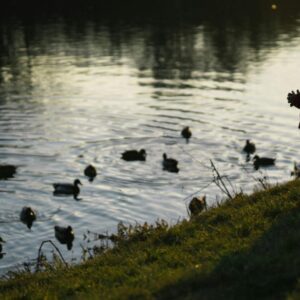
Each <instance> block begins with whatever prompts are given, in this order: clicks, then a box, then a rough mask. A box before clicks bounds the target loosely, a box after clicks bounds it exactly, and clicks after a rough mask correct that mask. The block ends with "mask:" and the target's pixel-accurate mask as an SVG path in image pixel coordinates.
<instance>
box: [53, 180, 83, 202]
mask: <svg viewBox="0 0 300 300" xmlns="http://www.w3.org/2000/svg"><path fill="white" fill-rule="evenodd" d="M79 184H80V185H82V183H81V182H80V180H79V179H75V180H74V183H73V184H71V183H53V187H54V192H53V194H54V195H73V196H74V198H76V197H77V196H78V194H79V193H80V189H79V186H78V185H79Z"/></svg>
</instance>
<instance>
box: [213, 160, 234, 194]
mask: <svg viewBox="0 0 300 300" xmlns="http://www.w3.org/2000/svg"><path fill="white" fill-rule="evenodd" d="M210 163H211V166H212V168H213V171H214V172H215V173H216V174H217V177H215V175H214V182H215V183H216V185H217V186H218V188H219V189H220V190H221V191H222V192H223V193H225V194H226V195H227V196H228V197H229V198H230V199H233V197H232V196H231V194H230V192H229V190H228V189H227V187H226V185H225V183H224V181H223V179H222V176H221V175H220V173H219V172H218V170H217V168H216V167H215V165H214V163H213V161H212V160H211V159H210Z"/></svg>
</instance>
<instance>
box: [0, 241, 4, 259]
mask: <svg viewBox="0 0 300 300" xmlns="http://www.w3.org/2000/svg"><path fill="white" fill-rule="evenodd" d="M2 243H5V241H4V240H3V239H2V237H0V258H2V257H1V255H2V256H3V253H2Z"/></svg>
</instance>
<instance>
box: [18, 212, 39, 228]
mask: <svg viewBox="0 0 300 300" xmlns="http://www.w3.org/2000/svg"><path fill="white" fill-rule="evenodd" d="M20 220H21V222H22V223H24V224H26V225H27V227H28V228H29V229H31V226H32V223H33V222H34V221H35V220H36V213H35V212H34V210H33V209H32V208H31V207H29V206H24V207H23V209H22V211H21V213H20Z"/></svg>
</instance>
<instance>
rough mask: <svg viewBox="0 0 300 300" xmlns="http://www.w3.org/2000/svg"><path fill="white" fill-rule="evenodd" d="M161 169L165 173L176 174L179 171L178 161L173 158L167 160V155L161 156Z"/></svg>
mask: <svg viewBox="0 0 300 300" xmlns="http://www.w3.org/2000/svg"><path fill="white" fill-rule="evenodd" d="M162 165H163V169H164V170H165V171H169V172H173V173H178V172H179V169H178V167H177V165H178V161H177V160H176V159H174V158H167V154H166V153H164V154H163V162H162Z"/></svg>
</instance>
